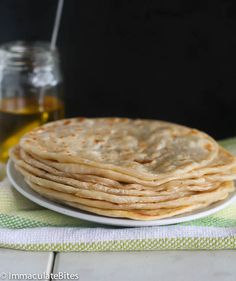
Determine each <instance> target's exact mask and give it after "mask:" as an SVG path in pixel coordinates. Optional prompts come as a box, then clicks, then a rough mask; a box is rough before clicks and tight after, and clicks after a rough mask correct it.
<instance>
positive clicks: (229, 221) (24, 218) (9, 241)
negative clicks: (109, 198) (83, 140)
mask: <svg viewBox="0 0 236 281" xmlns="http://www.w3.org/2000/svg"><path fill="white" fill-rule="evenodd" d="M221 144H222V145H223V146H224V147H226V148H227V149H229V150H230V151H231V152H233V153H235V154H236V138H235V139H229V140H226V141H223V142H221ZM0 177H1V180H0V246H1V247H4V248H13V249H21V250H32V251H136V250H165V249H168V250H169V249H235V248H236V202H235V203H233V204H232V205H230V206H229V207H227V208H226V209H224V210H222V211H220V212H218V213H216V214H214V215H211V216H208V217H205V218H202V219H198V220H194V221H191V222H186V223H180V224H177V225H169V226H155V227H139V228H125V227H119V228H118V227H109V226H103V225H99V224H96V223H90V222H85V221H82V220H79V219H75V218H71V217H67V216H65V215H61V214H58V213H56V212H53V211H50V210H47V209H45V208H43V207H40V206H38V205H36V204H34V203H32V202H31V201H29V200H27V199H26V198H24V197H23V196H21V195H20V194H19V193H18V192H17V191H15V190H14V189H13V188H12V187H11V186H10V184H9V181H8V179H7V178H6V176H5V174H4V167H3V166H2V167H0Z"/></svg>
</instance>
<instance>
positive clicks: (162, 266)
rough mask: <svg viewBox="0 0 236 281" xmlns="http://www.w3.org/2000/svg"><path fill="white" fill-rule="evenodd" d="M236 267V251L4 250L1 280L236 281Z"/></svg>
mask: <svg viewBox="0 0 236 281" xmlns="http://www.w3.org/2000/svg"><path fill="white" fill-rule="evenodd" d="M235 265H236V251H233V250H232V251H230V250H228V251H145V252H79V253H78V252H77V253H53V252H26V251H15V250H9V249H0V280H13V275H12V274H25V276H23V278H25V279H23V278H22V277H17V278H15V279H14V280H26V278H28V280H29V278H30V276H32V275H30V274H41V275H39V276H40V277H39V279H40V280H55V279H56V278H57V276H56V275H54V276H52V278H51V279H50V278H47V277H50V276H47V275H49V274H50V273H54V274H62V276H63V277H64V278H63V279H62V277H60V278H61V279H59V278H58V279H57V280H80V281H95V280H96V281H100V280H103V281H110V280H113V281H118V280H119V281H120V280H126V281H130V280H135V281H141V280H142V281H143V280H145V281H147V280H150V281H152V280H153V281H154V280H155V281H156V280H163V276H164V277H165V278H164V280H165V281H172V280H175V281H180V280H181V281H189V280H191V281H197V280H201V281H204V280H207V281H213V280H214V281H217V280H224V281H235V280H236V266H235ZM44 272H45V274H44V275H43V276H45V277H46V278H45V279H42V274H43V273H44ZM27 274H28V275H27ZM26 275H27V276H26ZM36 276H37V275H36ZM34 277H35V275H34ZM31 278H32V277H31ZM53 278H54V279H53ZM76 278H77V279H76ZM78 278H79V279H78ZM31 280H32V279H31ZM34 280H37V279H34Z"/></svg>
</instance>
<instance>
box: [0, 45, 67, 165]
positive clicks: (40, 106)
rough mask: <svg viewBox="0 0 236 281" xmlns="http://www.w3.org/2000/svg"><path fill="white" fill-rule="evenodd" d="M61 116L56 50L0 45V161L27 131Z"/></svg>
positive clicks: (3, 160)
mask: <svg viewBox="0 0 236 281" xmlns="http://www.w3.org/2000/svg"><path fill="white" fill-rule="evenodd" d="M63 117H64V103H63V91H62V75H61V71H60V63H59V55H58V52H57V50H51V49H50V47H49V44H47V43H43V42H34V43H28V42H22V41H17V42H11V43H7V44H4V45H1V46H0V162H5V161H6V160H7V158H8V151H9V149H10V148H11V147H12V146H14V145H16V144H17V143H18V141H19V139H20V138H21V137H22V135H24V134H25V133H26V132H28V131H30V130H31V129H33V128H35V127H37V126H39V125H42V124H44V123H46V122H49V121H54V120H57V119H60V118H63Z"/></svg>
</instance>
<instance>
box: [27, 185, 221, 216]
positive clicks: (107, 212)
mask: <svg viewBox="0 0 236 281" xmlns="http://www.w3.org/2000/svg"><path fill="white" fill-rule="evenodd" d="M31 187H32V189H33V190H35V191H36V192H38V193H40V194H41V195H42V196H44V197H46V198H49V199H51V200H54V201H57V202H59V203H63V204H65V205H69V206H73V207H75V208H78V209H81V210H85V211H89V212H92V213H95V214H99V215H103V216H109V217H123V218H130V219H136V220H154V219H162V218H167V217H172V216H175V215H179V214H183V213H186V212H190V211H193V210H197V209H201V208H204V207H206V206H208V205H209V204H208V203H206V202H201V203H198V204H195V205H187V206H181V207H176V208H164V209H162V208H160V209H157V208H156V209H155V210H136V209H130V210H114V209H109V208H99V207H97V206H96V204H91V205H95V206H88V205H87V204H86V203H87V202H86V199H84V200H80V203H78V201H79V200H77V202H74V201H71V198H68V197H66V196H64V197H65V198H63V196H58V194H56V193H57V192H55V191H52V190H49V189H46V188H44V187H41V186H38V185H36V184H33V183H31ZM226 197H227V194H222V195H221V197H220V199H218V200H223V199H225V198H226ZM81 202H82V203H81ZM83 203H85V204H83ZM212 203H213V202H212Z"/></svg>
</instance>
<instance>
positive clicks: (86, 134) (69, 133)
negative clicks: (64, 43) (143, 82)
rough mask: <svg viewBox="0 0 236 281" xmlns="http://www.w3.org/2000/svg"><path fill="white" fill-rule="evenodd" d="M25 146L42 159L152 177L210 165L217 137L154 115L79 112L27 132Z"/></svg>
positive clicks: (215, 149) (22, 145)
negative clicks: (101, 115)
mask: <svg viewBox="0 0 236 281" xmlns="http://www.w3.org/2000/svg"><path fill="white" fill-rule="evenodd" d="M20 146H21V147H22V148H23V149H24V150H25V151H26V152H28V153H31V154H34V155H36V156H37V157H39V158H42V159H49V160H53V161H57V162H62V163H79V164H85V165H89V166H92V167H96V168H102V169H107V170H111V171H116V172H120V173H123V174H126V175H130V176H133V177H136V178H139V179H143V180H147V181H151V180H157V179H162V178H165V177H169V176H173V175H178V174H184V173H186V172H188V171H191V170H193V169H198V168H200V167H204V166H206V165H208V164H209V163H210V162H211V161H212V160H213V159H214V158H215V157H216V156H217V153H218V145H217V143H216V142H215V141H214V140H213V139H212V138H210V137H209V136H207V135H206V134H204V133H202V132H199V131H197V130H194V129H190V128H187V127H183V126H179V125H176V124H171V123H167V122H161V121H154V120H131V119H122V118H97V119H85V118H74V119H67V120H60V121H57V122H52V123H49V124H46V125H44V126H41V127H39V128H37V129H35V130H33V131H31V132H29V133H27V134H26V135H25V136H24V137H23V138H22V139H21V141H20Z"/></svg>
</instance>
